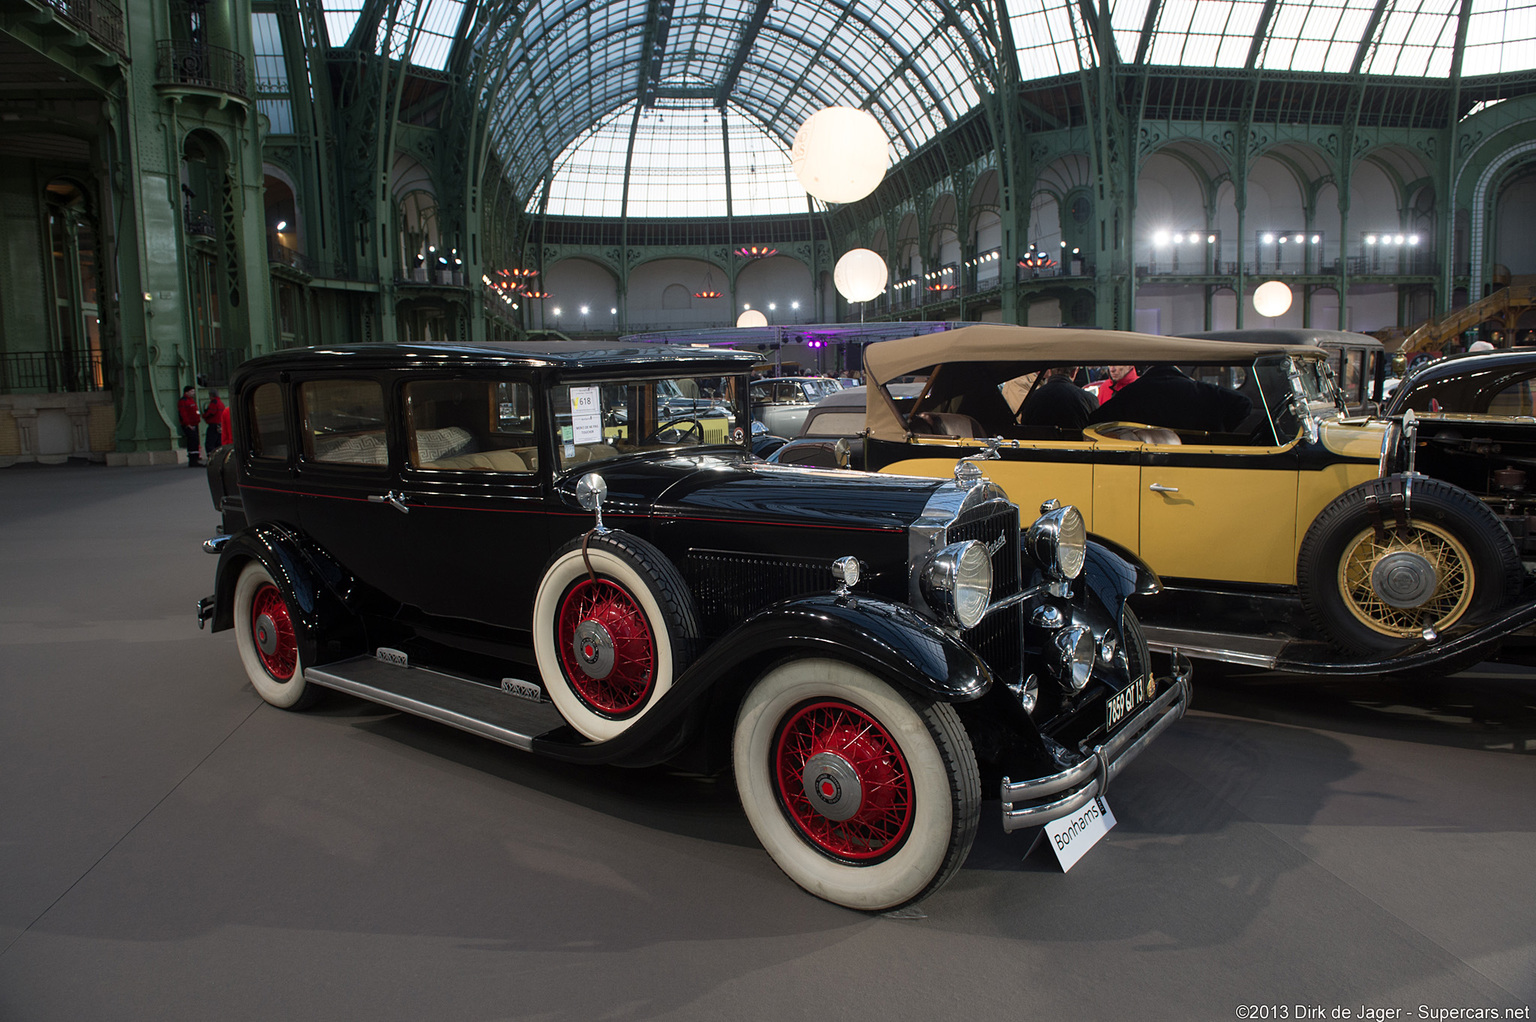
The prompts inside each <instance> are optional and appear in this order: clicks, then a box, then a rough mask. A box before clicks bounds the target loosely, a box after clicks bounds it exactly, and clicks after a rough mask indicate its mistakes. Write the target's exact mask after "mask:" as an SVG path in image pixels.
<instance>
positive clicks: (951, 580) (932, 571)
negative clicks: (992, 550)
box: [920, 539, 992, 628]
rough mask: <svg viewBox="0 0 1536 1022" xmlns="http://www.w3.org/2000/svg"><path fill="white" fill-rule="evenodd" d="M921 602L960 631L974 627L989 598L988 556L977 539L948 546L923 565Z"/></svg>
mask: <svg viewBox="0 0 1536 1022" xmlns="http://www.w3.org/2000/svg"><path fill="white" fill-rule="evenodd" d="M920 583H921V585H922V590H923V599H925V600H927V601H928V606H930V607H932V608H933V609H934V611H935V612H937V613H938V614H939V615H940V616H941V617H943V618H944V619H945V620H946V621H947V622H949V623H950V624H953V625H956V626H957V627H960V628H974V627H976V625H977V624H979V623H980V621H981V619H982V618H983V617H985V616H986V613H987V604H988V603H989V602H990V601H991V599H992V557H991V555H990V554H988V553H987V548H986V546H985V545H984V544H982V543H981V542H979V541H978V540H974V539H968V540H966V541H964V542H963V543H951V544H950V545H949V546H947V547H945V548H944V549H942V550H940V551H939V552H938V553H936V554H934V555H933V557H931V558H930V559H929V561H928V563H927V564H926V565H924V566H923V571H922V575H921V576H920Z"/></svg>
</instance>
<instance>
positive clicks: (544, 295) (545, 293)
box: [523, 291, 554, 299]
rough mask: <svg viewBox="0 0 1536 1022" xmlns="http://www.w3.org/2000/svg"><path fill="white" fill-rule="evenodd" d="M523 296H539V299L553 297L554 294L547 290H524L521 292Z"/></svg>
mask: <svg viewBox="0 0 1536 1022" xmlns="http://www.w3.org/2000/svg"><path fill="white" fill-rule="evenodd" d="M523 297H524V298H539V299H542V298H552V297H554V295H553V294H552V293H551V292H549V291H524V292H523Z"/></svg>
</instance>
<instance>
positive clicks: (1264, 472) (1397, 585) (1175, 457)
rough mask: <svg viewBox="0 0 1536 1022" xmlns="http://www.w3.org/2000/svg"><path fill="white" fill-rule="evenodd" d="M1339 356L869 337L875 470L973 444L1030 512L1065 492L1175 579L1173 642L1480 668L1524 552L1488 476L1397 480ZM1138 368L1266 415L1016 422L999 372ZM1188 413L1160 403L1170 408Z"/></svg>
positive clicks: (1077, 337) (1278, 659)
mask: <svg viewBox="0 0 1536 1022" xmlns="http://www.w3.org/2000/svg"><path fill="white" fill-rule="evenodd" d="M1327 357H1328V356H1327V353H1326V352H1324V351H1323V350H1322V349H1319V348H1316V347H1313V346H1296V345H1277V344H1266V343H1262V342H1260V343H1252V344H1250V343H1247V342H1243V341H1239V340H1210V339H1182V338H1169V337H1158V336H1154V335H1142V334H1131V333H1120V332H1114V331H1096V330H1068V329H1061V330H1053V329H1031V328H1026V327H1011V326H991V325H986V326H971V327H966V328H963V329H960V330H955V331H950V332H947V333H944V334H941V335H934V336H927V337H914V338H907V339H903V340H894V341H882V342H877V343H874V344H871V345H870V346H869V347H868V348H866V350H865V367H866V370H867V374H868V378H869V380H870V382H871V384H872V385H871V386H870V388H869V389H868V391H867V397H868V400H867V405H866V415H867V428H868V430H869V435H868V438H867V440H866V443H865V465H866V466H867V467H869V468H876V469H879V470H881V471H885V472H898V473H912V474H920V475H939V474H942V473H945V472H947V471H949V468H950V466H951V465H952V464H953V463H954V461H955V460H956V459H958V458H962V457H976V456H978V455H980V456H982V458H983V459H984V460H981V461H979V462H978V463H979V464H981V465H982V467H983V469H984V471H985V472H986V473H987V475H988V477H989V478H992V479H994V480H996V481H997V482H999V483H1000V484H1002V485H1003V486H1004V487H1005V488H1006V489H1007V490H1008V491H1009V492H1010V493H1011V494H1013V495H1014V497H1015V499H1016V500H1017V501H1018V502H1019V504H1020V505H1021V507H1026V508H1027V507H1031V506H1032V505H1033V503H1034V502H1035V501H1036V500H1043V499H1045V498H1047V497H1050V496H1055V497H1059V499H1063V500H1068V501H1071V502H1072V503H1074V504H1075V505H1077V506H1078V507H1080V508H1081V509H1082V511H1083V514H1084V516H1085V517H1086V519H1087V521H1088V527H1089V529H1090V531H1091V532H1092V533H1093V534H1094V535H1095V536H1098V537H1101V538H1102V539H1104V540H1106V541H1108V542H1111V543H1114V544H1116V545H1117V546H1119V547H1120V548H1122V549H1124V550H1126V551H1128V552H1131V553H1133V554H1135V555H1137V556H1139V557H1141V558H1142V559H1144V560H1145V561H1146V562H1147V563H1148V564H1149V565H1150V566H1151V567H1152V568H1153V569H1154V570H1155V571H1157V572H1158V574H1159V575H1160V576H1162V577H1163V579H1164V582H1165V584H1166V587H1167V594H1168V598H1164V599H1160V600H1159V602H1158V604H1157V606H1156V608H1149V610H1148V615H1147V616H1148V620H1149V631H1150V634H1151V635H1152V636H1153V638H1154V641H1155V642H1157V643H1159V644H1161V645H1163V646H1166V647H1174V646H1177V647H1178V648H1180V649H1183V650H1185V651H1186V652H1191V653H1194V654H1197V655H1205V656H1212V657H1217V658H1220V659H1227V660H1236V661H1238V662H1243V663H1253V664H1260V665H1275V664H1277V663H1283V664H1286V665H1289V666H1292V667H1293V668H1295V669H1309V668H1312V669H1319V670H1321V669H1327V670H1333V671H1344V670H1351V669H1353V670H1357V671H1380V670H1385V669H1390V668H1393V667H1395V666H1396V667H1405V668H1406V667H1407V666H1408V665H1419V666H1427V665H1431V664H1440V665H1442V666H1443V665H1445V664H1449V663H1453V662H1464V661H1466V660H1467V658H1468V657H1472V658H1473V659H1475V658H1476V656H1477V655H1478V654H1479V653H1481V652H1486V651H1487V650H1488V649H1489V647H1490V645H1491V644H1494V643H1496V642H1497V641H1498V640H1499V638H1500V637H1501V636H1502V635H1504V634H1506V633H1507V632H1508V631H1509V630H1510V629H1511V628H1514V627H1518V626H1520V625H1522V624H1524V623H1528V620H1529V618H1530V616H1531V608H1532V606H1533V605H1536V601H1533V599H1532V597H1531V595H1530V594H1529V593H1522V590H1523V589H1524V588H1525V586H1526V575H1525V570H1524V568H1523V566H1522V563H1521V553H1522V549H1521V547H1520V546H1517V544H1516V542H1515V540H1514V539H1513V538H1512V537H1511V533H1510V531H1509V530H1508V529H1506V528H1505V527H1504V525H1503V524H1501V522H1500V520H1499V517H1498V515H1496V514H1495V512H1494V511H1493V510H1491V509H1490V506H1489V503H1488V502H1487V501H1484V500H1483V499H1481V496H1482V495H1483V494H1486V493H1488V492H1489V487H1486V486H1479V487H1478V488H1475V489H1467V488H1466V487H1465V486H1464V485H1462V483H1465V482H1468V480H1462V481H1461V482H1460V483H1458V482H1457V480H1458V479H1459V478H1460V477H1459V476H1457V475H1456V474H1455V472H1454V471H1453V470H1452V469H1451V468H1449V467H1447V468H1446V469H1445V471H1446V476H1445V477H1441V478H1418V477H1414V478H1413V479H1411V480H1408V482H1407V484H1406V486H1405V485H1404V479H1405V477H1404V476H1402V474H1401V473H1402V472H1404V471H1406V470H1407V468H1408V466H1406V465H1397V464H1394V466H1393V467H1391V468H1390V469H1389V470H1388V471H1387V472H1386V473H1385V476H1384V477H1383V464H1382V452H1383V442H1384V439H1385V440H1390V439H1391V438H1389V437H1388V431H1389V424H1388V422H1387V421H1384V420H1380V419H1376V420H1371V419H1358V418H1357V419H1349V418H1346V417H1345V416H1344V415H1343V414H1342V409H1341V407H1340V403H1341V399H1340V396H1339V395H1338V393H1337V391H1336V389H1335V388H1334V386H1333V383H1332V379H1331V374H1330V373H1329V372H1328V371H1327V370H1326V368H1325V366H1326V360H1327ZM1126 363H1132V364H1136V365H1138V366H1141V367H1143V368H1146V367H1148V366H1150V365H1157V364H1161V365H1178V366H1181V367H1183V368H1184V370H1185V372H1186V374H1187V375H1189V376H1191V377H1195V378H1199V379H1203V380H1206V381H1207V382H1210V383H1212V384H1214V385H1217V386H1221V387H1223V388H1225V389H1227V390H1229V391H1232V392H1242V393H1246V394H1247V395H1248V396H1249V399H1250V408H1251V412H1252V414H1251V416H1250V418H1249V420H1248V421H1247V422H1245V423H1243V424H1242V425H1241V426H1240V428H1237V429H1233V430H1226V431H1223V430H1218V429H1204V430H1194V429H1168V428H1158V427H1163V426H1164V424H1163V423H1160V422H1157V421H1147V422H1141V421H1138V422H1104V421H1100V422H1094V423H1090V424H1089V425H1088V426H1086V427H1085V428H1063V427H1054V426H1020V425H1018V424H1017V423H1016V422H1015V420H1014V408H1013V407H1012V406H1011V405H1010V403H1009V402H1008V401H1007V400H1006V399H1005V397H1004V394H1003V384H1004V383H1005V382H1006V381H1008V380H1011V379H1016V378H1018V377H1020V376H1024V375H1027V374H1029V373H1036V372H1039V371H1040V370H1043V369H1047V368H1050V367H1053V366H1057V365H1062V364H1068V365H1077V366H1084V365H1107V364H1126ZM912 373H917V374H926V375H927V376H928V377H929V383H928V389H927V392H926V393H925V394H924V395H923V397H921V398H919V400H918V402H917V404H916V406H915V407H914V408H913V410H912V412H911V414H910V415H905V416H904V415H902V414H901V413H900V412H898V410H897V409H896V407H895V405H894V403H893V402H892V401H890V400H889V399H888V397H887V396H886V395H885V393H884V391H883V389H882V387H881V386H880V384H882V383H883V382H884V381H888V380H892V379H896V378H899V377H902V376H904V375H907V374H912ZM1180 411H1182V410H1179V409H1173V408H1170V409H1168V415H1169V419H1170V421H1172V420H1173V419H1174V418H1176V417H1177V416H1178V414H1179V412H1180ZM1393 428H1395V427H1393ZM1394 435H1395V434H1394ZM1463 439H1464V440H1465V439H1466V437H1463ZM1388 446H1389V447H1390V446H1392V444H1391V443H1389V444H1388ZM1399 446H1401V445H1399ZM1398 460H1399V461H1401V460H1402V459H1398ZM1426 464H1427V463H1426ZM1424 468H1425V465H1424V464H1420V465H1419V466H1418V470H1419V471H1420V472H1422V471H1424ZM1383 516H1385V518H1386V522H1387V525H1386V526H1378V525H1377V522H1378V520H1381V519H1382V517H1383ZM1522 539H1523V536H1522ZM1527 552H1528V551H1527ZM1473 626H1476V629H1475V630H1474V631H1472V632H1471V633H1470V635H1460V634H1458V637H1457V638H1455V639H1452V638H1451V637H1450V635H1449V634H1448V633H1452V632H1456V633H1463V632H1467V631H1468V629H1471V628H1473ZM1297 640H1325V641H1326V642H1327V643H1328V644H1330V645H1331V646H1332V647H1333V649H1334V650H1336V651H1337V652H1334V653H1332V654H1331V655H1330V654H1329V653H1328V652H1327V651H1326V650H1320V649H1317V648H1312V647H1309V646H1306V645H1305V644H1302V643H1298V642H1297Z"/></svg>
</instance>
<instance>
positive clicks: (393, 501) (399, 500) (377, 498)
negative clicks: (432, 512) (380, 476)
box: [368, 490, 411, 515]
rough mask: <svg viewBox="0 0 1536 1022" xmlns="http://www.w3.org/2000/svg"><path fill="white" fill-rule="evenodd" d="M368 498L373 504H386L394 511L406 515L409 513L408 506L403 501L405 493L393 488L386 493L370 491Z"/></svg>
mask: <svg viewBox="0 0 1536 1022" xmlns="http://www.w3.org/2000/svg"><path fill="white" fill-rule="evenodd" d="M368 499H369V500H370V501H372V502H373V503H375V504H388V505H389V506H390V507H392V508H394V509H395V510H396V511H399V512H400V513H401V514H403V515H408V514H410V513H411V509H410V507H409V506H407V505H406V503H405V494H403V493H396V492H395V491H394V490H390V491H389V492H388V493H385V494H382V495H381V494H376V493H370V494H369V495H368Z"/></svg>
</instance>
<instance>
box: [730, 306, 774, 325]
mask: <svg viewBox="0 0 1536 1022" xmlns="http://www.w3.org/2000/svg"><path fill="white" fill-rule="evenodd" d="M736 325H737V326H767V325H768V317H767V316H765V315H763V314H762V313H761V312H758V311H757V310H756V309H748V310H747V311H746V312H743V313H742V314H741V315H739V316H737V317H736Z"/></svg>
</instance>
